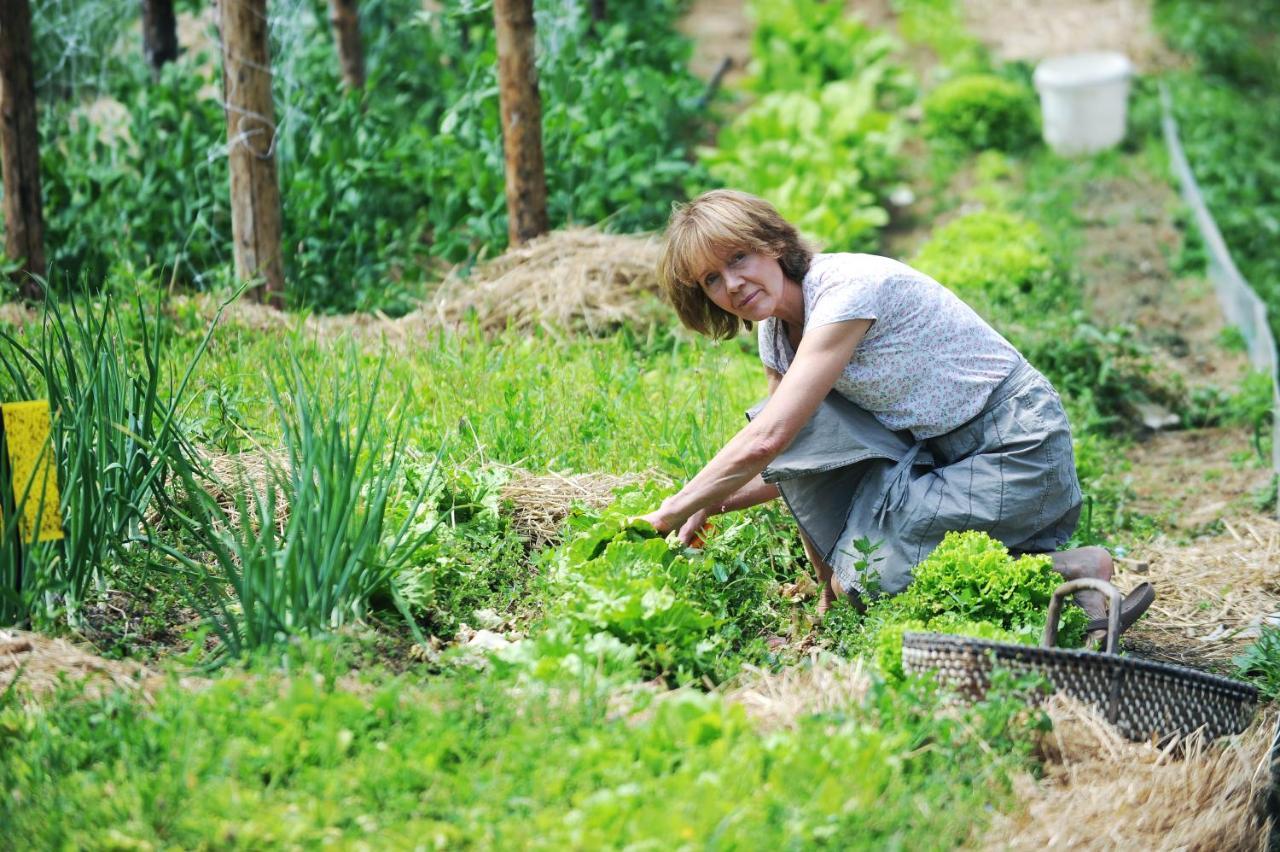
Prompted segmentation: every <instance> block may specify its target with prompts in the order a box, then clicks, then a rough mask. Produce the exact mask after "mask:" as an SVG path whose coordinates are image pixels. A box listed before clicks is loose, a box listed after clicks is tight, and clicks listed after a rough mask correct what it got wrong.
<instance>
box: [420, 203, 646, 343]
mask: <svg viewBox="0 0 1280 852" xmlns="http://www.w3.org/2000/svg"><path fill="white" fill-rule="evenodd" d="M660 253H661V247H660V245H659V243H658V241H657V239H655V238H654V237H651V236H628V235H622V234H606V233H603V232H601V231H599V230H596V229H594V228H569V229H566V230H563V231H554V232H552V233H550V234H546V235H545V236H542V237H539V238H537V239H535V240H531V241H530V242H529V243H527V244H526V245H523V246H520V247H517V248H514V249H511V250H510V251H508V252H507V253H506V254H503V255H501V256H500V257H498V258H495V259H494V260H492V261H490V262H488V263H485V264H483V265H481V266H479V267H478V268H476V269H475V270H473V271H472V272H471V274H470V275H469V276H467V277H465V278H464V277H462V276H459V275H452V276H450V277H449V278H448V279H447V280H446V281H445V283H444V285H443V286H442V287H441V291H440V293H439V295H438V296H437V298H436V300H435V306H436V309H437V312H438V314H439V316H440V317H441V319H443V320H444V321H445V322H447V323H449V324H455V325H456V324H462V323H465V322H466V320H467V318H468V316H470V315H471V314H472V313H474V315H475V316H476V318H477V320H478V321H479V323H480V326H481V327H482V328H484V329H485V330H486V331H498V330H500V329H502V328H504V327H506V326H507V325H512V326H514V327H516V328H520V329H532V328H538V327H543V328H554V329H568V330H573V331H586V332H589V333H592V334H598V333H602V332H608V331H611V330H613V329H615V328H616V327H617V326H618V325H620V324H621V323H623V322H624V321H627V320H634V319H637V318H641V316H642V315H643V314H644V312H645V311H646V310H653V308H654V306H655V305H656V304H657V303H656V301H655V298H654V297H656V296H657V294H658V279H657V273H656V272H655V270H656V268H657V264H658V256H659V254H660Z"/></svg>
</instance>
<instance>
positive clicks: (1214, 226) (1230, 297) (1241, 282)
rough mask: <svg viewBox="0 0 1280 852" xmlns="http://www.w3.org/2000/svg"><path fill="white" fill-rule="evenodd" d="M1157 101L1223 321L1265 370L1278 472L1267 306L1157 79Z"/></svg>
mask: <svg viewBox="0 0 1280 852" xmlns="http://www.w3.org/2000/svg"><path fill="white" fill-rule="evenodd" d="M1160 106H1161V110H1162V113H1163V115H1162V118H1161V124H1162V125H1163V127H1164V139H1165V144H1166V145H1167V146H1168V148H1169V159H1170V162H1171V163H1172V166H1173V171H1174V174H1176V175H1177V176H1178V182H1179V183H1180V184H1181V185H1182V197H1183V199H1185V201H1186V202H1187V206H1188V207H1190V208H1191V215H1192V217H1193V218H1194V220H1195V223H1196V227H1197V228H1198V229H1199V231H1200V237H1201V239H1202V240H1203V241H1204V245H1205V254H1206V255H1207V257H1208V265H1207V273H1208V276H1209V280H1210V281H1212V282H1213V287H1214V290H1215V291H1216V292H1217V294H1218V302H1219V304H1221V305H1222V312H1223V314H1225V315H1226V318H1227V322H1229V323H1231V324H1232V325H1234V326H1236V327H1237V328H1239V329H1240V332H1241V334H1242V335H1243V336H1244V339H1245V342H1246V344H1247V347H1248V353H1249V363H1250V364H1252V365H1253V367H1254V369H1256V370H1262V371H1265V372H1266V374H1267V375H1269V376H1270V377H1271V397H1272V404H1271V435H1272V440H1271V468H1272V472H1273V473H1277V474H1280V429H1278V428H1277V427H1280V384H1277V371H1276V341H1275V338H1274V337H1273V336H1272V334H1271V326H1270V324H1269V323H1268V321H1267V306H1266V303H1265V302H1263V301H1262V299H1260V298H1259V297H1258V294H1257V292H1255V291H1254V289H1253V287H1251V286H1250V285H1249V282H1248V281H1247V280H1245V277H1244V276H1243V275H1241V274H1240V270H1239V269H1238V268H1237V267H1236V264H1235V261H1233V260H1232V259H1231V252H1230V250H1229V249H1228V248H1227V243H1226V241H1225V240H1224V239H1223V238H1222V232H1221V231H1219V230H1218V223H1217V222H1215V221H1214V219H1213V214H1212V213H1210V212H1209V206H1208V205H1207V204H1206V203H1205V200H1204V196H1203V195H1202V194H1201V192H1200V185H1199V184H1198V183H1197V182H1196V177H1195V174H1194V173H1193V172H1192V170H1191V164H1190V163H1189V162H1188V161H1187V155H1186V152H1185V151H1184V150H1183V148H1182V141H1181V139H1180V138H1179V137H1178V123H1177V121H1175V120H1174V117H1173V98H1172V96H1171V95H1170V94H1169V88H1168V86H1166V85H1165V84H1164V83H1161V84H1160ZM1276 511H1277V514H1280V501H1277V507H1276Z"/></svg>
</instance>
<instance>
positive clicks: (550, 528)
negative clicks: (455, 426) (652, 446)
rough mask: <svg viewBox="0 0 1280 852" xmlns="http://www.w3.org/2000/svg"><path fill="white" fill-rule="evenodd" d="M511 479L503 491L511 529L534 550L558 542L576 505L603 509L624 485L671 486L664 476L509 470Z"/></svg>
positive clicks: (655, 474)
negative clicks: (562, 524)
mask: <svg viewBox="0 0 1280 852" xmlns="http://www.w3.org/2000/svg"><path fill="white" fill-rule="evenodd" d="M507 470H508V471H509V472H510V474H511V479H510V480H509V481H508V482H507V483H506V484H504V485H503V486H502V487H501V490H500V492H499V493H500V496H501V497H502V501H503V504H504V505H509V506H510V517H511V523H512V526H513V527H515V530H516V532H517V533H519V535H520V536H521V537H523V538H524V539H525V540H526V541H527V542H529V546H530V547H531V548H532V549H535V550H536V549H538V548H541V547H545V546H547V545H548V544H551V543H553V542H555V541H556V540H557V539H558V538H559V535H560V524H561V523H562V522H563V521H564V519H565V518H566V517H567V516H568V515H569V511H570V510H571V509H572V508H573V507H574V506H575V505H582V506H585V507H586V508H589V509H602V508H604V507H605V506H608V505H609V504H610V503H612V502H613V499H614V492H615V491H616V490H617V489H618V488H621V487H623V486H625V485H635V484H639V483H642V482H647V481H651V480H658V481H660V482H663V483H664V484H669V480H667V479H666V478H665V477H663V476H662V475H661V474H657V473H649V474H636V473H629V474H622V475H620V476H615V475H612V474H607V473H577V474H567V473H556V472H554V471H551V472H548V473H543V474H536V473H531V472H529V471H527V470H522V469H520V468H507Z"/></svg>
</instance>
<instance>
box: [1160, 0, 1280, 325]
mask: <svg viewBox="0 0 1280 852" xmlns="http://www.w3.org/2000/svg"><path fill="white" fill-rule="evenodd" d="M1277 12H1280V9H1277V6H1276V3H1275V2H1274V0H1266V2H1259V3H1234V4H1233V3H1228V4H1221V3H1195V2H1188V0H1162V2H1160V3H1159V4H1157V21H1158V22H1159V23H1160V25H1161V29H1162V30H1163V32H1164V34H1165V36H1166V37H1167V38H1168V39H1169V40H1170V42H1171V43H1172V44H1173V45H1174V46H1176V47H1178V48H1180V49H1182V50H1186V51H1188V52H1190V53H1192V54H1193V55H1195V56H1196V57H1197V59H1198V61H1199V66H1200V67H1199V68H1198V69H1197V71H1198V73H1181V74H1174V75H1171V76H1170V78H1169V80H1168V83H1169V86H1170V89H1171V91H1172V94H1173V106H1174V115H1175V117H1176V118H1177V121H1178V132H1179V135H1180V137H1181V139H1182V144H1183V147H1184V148H1185V149H1186V152H1187V158H1188V160H1189V161H1190V163H1191V167H1192V170H1193V171H1194V172H1195V176H1196V180H1197V182H1198V183H1199V184H1200V190H1201V192H1202V193H1203V194H1204V197H1205V201H1206V202H1207V203H1208V206H1209V209H1210V211H1211V212H1212V214H1213V217H1214V220H1215V221H1216V222H1217V224H1218V227H1219V229H1220V230H1221V231H1222V236H1223V238H1224V240H1225V241H1226V244H1227V246H1228V247H1229V248H1230V251H1231V256H1232V259H1233V260H1234V261H1235V262H1236V264H1237V265H1238V266H1239V267H1240V271H1241V273H1242V274H1243V275H1244V277H1245V278H1246V279H1247V280H1248V281H1249V283H1250V285H1251V286H1252V287H1253V288H1254V289H1255V290H1256V291H1257V292H1258V295H1259V296H1261V297H1262V299H1263V301H1265V302H1266V303H1267V305H1268V316H1269V319H1270V322H1271V327H1272V332H1273V333H1274V334H1277V336H1280V256H1277V254H1276V252H1275V251H1274V246H1275V243H1276V240H1277V239H1278V238H1280V165H1278V163H1280V96H1278V95H1277V91H1280V89H1278V88H1277V86H1278V85H1280V59H1278V58H1277V57H1280V52H1277V50H1276V46H1277V44H1280V28H1277V25H1276V21H1277V20H1280V16H1278V15H1277Z"/></svg>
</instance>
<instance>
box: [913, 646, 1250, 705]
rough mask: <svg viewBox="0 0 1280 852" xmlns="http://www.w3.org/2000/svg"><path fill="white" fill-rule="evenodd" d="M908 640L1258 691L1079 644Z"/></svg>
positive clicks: (1245, 693)
mask: <svg viewBox="0 0 1280 852" xmlns="http://www.w3.org/2000/svg"><path fill="white" fill-rule="evenodd" d="M909 643H912V644H916V645H922V646H930V645H932V646H935V647H936V646H939V645H944V646H951V647H956V646H960V647H964V648H969V649H973V650H977V651H995V652H1001V651H1003V652H1008V653H1017V654H1023V655H1026V656H1029V657H1033V658H1034V657H1039V658H1041V659H1049V660H1056V661H1060V662H1066V661H1073V662H1076V663H1079V664H1083V665H1091V666H1098V665H1104V666H1113V667H1117V668H1127V669H1131V670H1135V671H1143V672H1148V673H1151V674H1159V675H1164V676H1167V677H1173V678H1178V679H1180V680H1184V681H1190V682H1192V683H1195V684H1199V685H1201V686H1205V687H1209V688H1211V689H1215V690H1219V691H1222V692H1226V693H1229V694H1231V696H1232V697H1235V698H1240V699H1245V700H1249V701H1254V702H1256V701H1257V700H1258V695H1259V691H1258V688H1257V687H1256V686H1254V685H1253V684H1251V683H1245V682H1244V681H1240V680H1235V679H1234V678H1229V677H1223V676H1222V675H1214V674H1209V673H1208V672H1202V671H1200V670H1198V669H1193V668H1188V667H1187V666H1179V665H1175V664H1173V663H1159V662H1156V661H1155V660H1144V659H1141V658H1139V657H1122V656H1120V655H1119V654H1103V653H1099V652H1097V651H1086V650H1084V649H1082V648H1042V647H1040V646H1039V645H1022V644H1018V643H1016V642H996V641H993V640H990V639H976V638H974V637H972V636H958V635H956V634H953V633H935V632H931V631H914V630H913V631H908V632H906V633H903V634H902V646H903V648H904V649H905V648H906V647H907V646H908V644H909Z"/></svg>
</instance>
